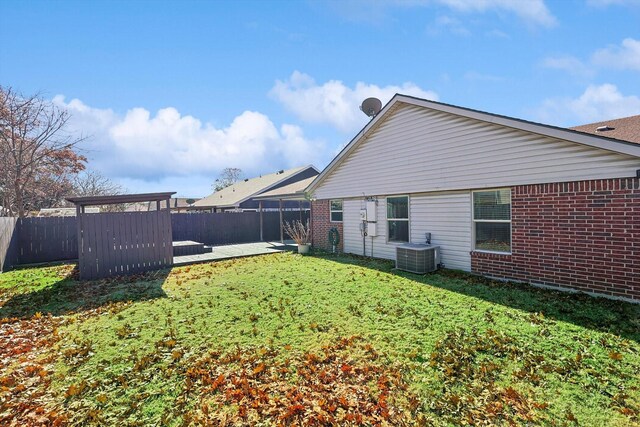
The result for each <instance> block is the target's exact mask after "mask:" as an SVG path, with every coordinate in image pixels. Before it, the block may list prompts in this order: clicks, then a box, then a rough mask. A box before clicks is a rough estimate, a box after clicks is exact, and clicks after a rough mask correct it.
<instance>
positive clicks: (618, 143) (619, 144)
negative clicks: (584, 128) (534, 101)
mask: <svg viewBox="0 0 640 427" xmlns="http://www.w3.org/2000/svg"><path fill="white" fill-rule="evenodd" d="M401 105H412V106H417V107H423V108H428V109H432V110H435V111H440V112H444V113H449V114H453V115H456V116H460V117H463V118H468V119H475V120H479V121H482V122H487V123H492V124H497V125H501V126H504V127H508V128H513V129H517V130H520V131H525V132H529V133H533V134H538V135H542V136H546V137H549V138H555V139H561V140H565V141H569V142H574V143H577V144H582V145H586V146H590V147H595V148H599V149H603V150H608V151H612V152H615V153H621V154H628V155H632V156H635V157H640V144H637V143H635V142H630V141H624V140H619V139H613V138H608V137H605V136H601V135H600V134H597V135H593V134H589V133H585V132H579V131H576V130H572V129H567V128H561V127H557V126H551V125H546V124H542V123H536V122H531V121H527V120H522V119H517V118H513V117H508V116H503V115H499V114H493V113H487V112H484V111H479V110H473V109H470V108H464V107H458V106H455V105H451V104H444V103H441V102H436V101H429V100H426V99H421V98H415V97H412V96H407V95H401V94H396V95H394V96H393V98H391V100H390V101H389V102H388V103H387V104H386V105H385V106H384V107H383V108H382V110H381V111H380V112H379V113H378V114H377V115H376V116H375V117H374V118H373V119H371V121H369V123H368V124H366V125H365V126H364V128H362V130H361V131H360V132H359V133H358V134H357V135H356V136H355V137H354V138H353V139H352V140H351V141H350V142H349V144H347V145H346V147H344V148H343V149H342V151H340V153H338V155H337V156H336V157H335V158H334V159H333V160H332V161H331V163H329V165H328V166H327V167H326V168H324V170H323V171H322V172H321V173H320V175H318V176H317V177H316V178H315V179H314V180H313V182H312V183H311V184H310V185H309V187H307V189H306V192H307V193H312V192H313V191H314V190H315V189H316V188H318V186H319V185H320V184H321V183H322V182H323V181H324V180H325V178H326V177H327V176H329V175H330V174H331V173H332V172H333V171H334V170H335V169H336V168H337V167H338V166H339V165H340V164H341V163H342V162H343V161H344V160H345V159H346V158H347V157H348V156H349V155H350V154H351V153H352V152H353V151H354V150H355V149H356V148H357V147H358V146H359V145H360V144H361V143H362V142H363V141H365V140H366V139H367V137H368V136H369V135H371V134H372V133H373V132H374V131H376V130H377V129H378V127H379V126H380V125H381V124H382V123H383V122H384V120H385V119H386V118H387V116H390V115H392V113H393V112H394V111H396V110H397V109H399V108H400V106H401Z"/></svg>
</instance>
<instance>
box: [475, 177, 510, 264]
mask: <svg viewBox="0 0 640 427" xmlns="http://www.w3.org/2000/svg"><path fill="white" fill-rule="evenodd" d="M473 226H474V236H475V249H476V250H478V251H490V252H507V253H509V252H511V190H510V189H508V188H507V189H502V190H490V191H474V192H473Z"/></svg>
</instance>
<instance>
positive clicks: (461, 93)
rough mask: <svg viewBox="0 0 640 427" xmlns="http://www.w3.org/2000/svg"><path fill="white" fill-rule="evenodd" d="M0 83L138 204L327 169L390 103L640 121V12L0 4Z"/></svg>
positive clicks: (580, 7)
mask: <svg viewBox="0 0 640 427" xmlns="http://www.w3.org/2000/svg"><path fill="white" fill-rule="evenodd" d="M0 40H3V42H2V43H1V44H0V85H2V86H8V87H12V88H13V89H16V90H18V91H19V92H21V93H23V94H25V95H32V94H35V93H40V94H41V96H43V97H45V98H46V99H48V100H51V102H53V103H55V104H56V105H57V106H58V107H60V108H65V109H67V110H68V111H69V113H70V114H71V119H70V121H69V125H68V129H67V131H69V132H72V133H74V134H77V135H78V136H83V137H86V140H85V141H83V142H82V143H81V144H80V146H79V148H80V149H81V150H82V151H83V153H84V154H85V155H86V156H87V157H88V159H89V162H88V165H87V167H88V168H89V169H91V170H96V171H98V172H100V173H102V174H104V175H105V176H107V177H109V178H111V179H112V180H114V181H116V182H118V183H120V184H121V185H123V186H124V187H125V188H126V189H127V190H128V191H130V192H153V191H176V192H177V193H178V195H180V196H184V197H203V196H206V195H207V194H209V193H211V184H212V183H213V182H214V181H215V179H216V177H218V176H219V174H220V172H221V171H222V169H224V168H226V167H236V168H240V169H242V170H243V173H244V176H245V177H247V178H249V177H252V176H257V175H260V174H266V173H272V172H275V171H277V170H280V169H287V168H292V167H297V166H303V165H307V164H313V165H315V166H316V167H317V168H319V169H322V168H324V167H325V166H326V165H327V164H328V163H329V162H330V161H331V159H332V158H333V157H334V156H335V155H336V154H337V153H338V152H339V151H340V149H341V148H343V147H344V146H345V145H346V144H347V143H348V142H349V141H350V140H351V139H352V138H353V137H354V136H355V135H356V134H357V132H358V131H359V130H360V129H361V128H362V127H363V126H364V125H365V124H366V123H367V121H368V120H369V119H368V118H367V117H366V116H365V115H364V114H363V113H362V112H361V111H359V109H358V106H359V105H360V103H361V102H362V100H364V99H365V98H368V97H371V96H374V97H377V98H380V99H381V100H382V102H383V103H386V102H387V101H388V100H389V99H391V97H392V96H393V95H394V94H395V93H403V94H408V95H413V96H417V97H421V98H426V99H431V100H436V101H441V102H445V103H449V104H454V105H459V106H462V107H468V108H474V109H479V110H483V111H487V112H491V113H497V114H503V115H507V116H511V117H517V118H522V119H526V120H532V121H536V122H542V123H547V124H552V125H557V126H567V127H568V126H576V125H580V124H585V123H590V122H596V121H601V120H607V119H612V118H617V117H625V116H630V115H635V114H640V0H554V1H551V0H547V1H545V0H389V1H377V0H366V1H364V0H343V1H333V0H328V1H304V0H299V1H266V0H263V1H228V2H224V1H217V2H216V1H150V0H149V1H140V0H128V1H117V0H111V1H99V0H93V1H62V0H56V1H42V2H40V1H29V0H20V1H12V0H2V1H0Z"/></svg>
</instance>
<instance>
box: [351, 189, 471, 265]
mask: <svg viewBox="0 0 640 427" xmlns="http://www.w3.org/2000/svg"><path fill="white" fill-rule="evenodd" d="M377 199H378V208H377V216H378V217H377V221H378V227H377V228H378V235H377V236H376V237H367V238H366V255H367V256H372V255H373V256H374V257H376V258H386V259H392V260H395V258H396V246H397V245H396V244H393V243H387V241H386V239H387V221H386V201H385V196H377ZM409 199H410V202H409V203H410V206H409V221H410V223H409V227H410V230H409V231H410V235H411V242H413V243H423V242H424V233H426V232H430V233H431V236H432V243H433V244H436V245H440V246H441V248H442V253H441V254H442V263H443V264H445V266H446V267H448V268H455V269H461V270H466V271H470V270H471V257H470V254H469V253H470V251H471V201H470V192H469V191H461V192H448V193H433V194H413V195H410V196H409ZM362 200H363V199H362V198H360V199H349V200H345V201H344V231H343V233H344V251H345V252H347V253H353V254H357V255H363V250H362V235H361V234H360V209H361V208H362V207H363V201H362ZM372 251H373V252H372Z"/></svg>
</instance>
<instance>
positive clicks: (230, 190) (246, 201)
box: [189, 165, 320, 212]
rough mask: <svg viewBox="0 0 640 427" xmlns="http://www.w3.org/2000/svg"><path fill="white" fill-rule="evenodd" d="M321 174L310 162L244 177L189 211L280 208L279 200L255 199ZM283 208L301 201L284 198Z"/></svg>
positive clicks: (298, 205) (238, 210) (239, 210)
mask: <svg viewBox="0 0 640 427" xmlns="http://www.w3.org/2000/svg"><path fill="white" fill-rule="evenodd" d="M319 173H320V172H319V171H318V169H316V168H315V167H314V166H311V165H309V166H303V167H298V168H294V169H288V170H280V171H278V172H275V173H271V174H268V175H262V176H258V177H255V178H250V179H245V180H243V181H239V182H236V183H235V184H233V185H230V186H229V187H226V188H223V189H222V190H220V191H216V192H215V193H213V194H211V195H209V196H207V197H205V198H203V199H200V200H198V201H197V202H195V203H194V204H193V205H192V206H191V208H189V210H199V211H209V212H247V211H257V210H258V209H259V208H260V207H261V206H262V209H263V210H278V209H279V207H280V202H279V201H277V200H267V201H262V202H260V201H258V200H256V199H255V198H256V197H257V196H260V195H262V194H264V193H266V192H268V191H272V190H277V189H279V188H281V187H284V186H288V185H291V184H295V183H296V182H299V181H302V180H305V179H307V178H312V177H315V176H317V175H318V174H319ZM307 204H308V203H307ZM282 208H283V209H299V208H300V203H299V202H298V201H283V202H282Z"/></svg>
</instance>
